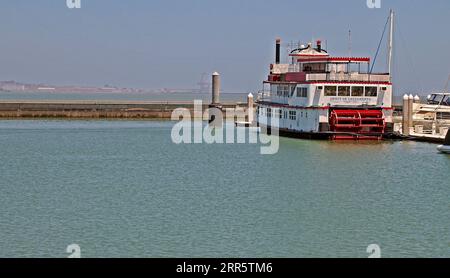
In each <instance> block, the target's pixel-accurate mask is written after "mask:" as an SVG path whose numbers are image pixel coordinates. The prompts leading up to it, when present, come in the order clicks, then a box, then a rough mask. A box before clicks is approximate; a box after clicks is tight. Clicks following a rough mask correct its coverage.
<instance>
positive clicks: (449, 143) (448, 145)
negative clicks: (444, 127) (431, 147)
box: [437, 130, 450, 154]
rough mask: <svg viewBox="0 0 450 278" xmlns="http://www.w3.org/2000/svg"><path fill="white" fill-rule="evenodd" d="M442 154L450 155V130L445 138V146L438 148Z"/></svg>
mask: <svg viewBox="0 0 450 278" xmlns="http://www.w3.org/2000/svg"><path fill="white" fill-rule="evenodd" d="M437 149H438V150H439V151H440V152H443V153H448V154H450V130H449V131H448V132H447V136H445V141H444V145H440V146H438V147H437Z"/></svg>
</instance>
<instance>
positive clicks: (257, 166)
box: [0, 120, 450, 257]
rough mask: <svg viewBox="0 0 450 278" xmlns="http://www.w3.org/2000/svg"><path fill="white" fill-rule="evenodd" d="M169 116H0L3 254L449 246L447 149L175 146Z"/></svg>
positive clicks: (292, 253)
mask: <svg viewBox="0 0 450 278" xmlns="http://www.w3.org/2000/svg"><path fill="white" fill-rule="evenodd" d="M172 125H173V123H171V122H148V121H131V122H130V121H41V120H39V121H0V147H1V157H0V174H1V180H0V233H1V236H0V257H66V256H68V254H67V253H65V249H66V247H67V245H69V244H72V243H77V244H79V245H80V246H81V256H82V257H174V256H175V257H205V256H206V257H367V256H368V254H367V253H366V248H367V246H368V245H369V244H372V243H376V244H379V245H380V246H381V252H382V256H383V257H449V256H450V202H449V201H450V183H449V169H450V156H447V155H442V154H438V153H437V152H436V146H435V145H432V144H425V143H414V142H385V143H359V144H358V143H354V142H351V143H336V142H323V141H303V140H292V139H282V140H281V143H280V144H281V146H280V151H279V153H278V154H277V155H273V156H262V155H260V154H259V151H260V146H259V145H250V144H242V145H237V144H236V145H206V144H198V145H194V144H192V145H174V144H173V143H172V141H171V137H170V131H171V127H172Z"/></svg>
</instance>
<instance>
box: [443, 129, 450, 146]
mask: <svg viewBox="0 0 450 278" xmlns="http://www.w3.org/2000/svg"><path fill="white" fill-rule="evenodd" d="M444 145H445V146H450V129H449V130H448V131H447V136H445V140H444Z"/></svg>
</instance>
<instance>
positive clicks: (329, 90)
mask: <svg viewBox="0 0 450 278" xmlns="http://www.w3.org/2000/svg"><path fill="white" fill-rule="evenodd" d="M336 91H337V87H336V86H325V96H326V97H335V96H336Z"/></svg>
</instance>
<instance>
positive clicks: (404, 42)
mask: <svg viewBox="0 0 450 278" xmlns="http://www.w3.org/2000/svg"><path fill="white" fill-rule="evenodd" d="M397 30H398V34H399V36H400V41H401V43H402V45H403V47H402V49H405V54H406V58H407V60H408V62H409V64H410V67H411V71H412V74H413V75H414V77H415V79H416V81H417V83H418V85H419V90H420V92H421V93H423V86H422V85H423V84H422V79H421V78H420V75H419V74H417V71H416V66H415V63H414V60H413V56H412V55H411V52H410V51H409V48H408V45H407V44H406V41H405V39H404V36H403V33H402V29H401V28H400V24H399V22H398V23H397Z"/></svg>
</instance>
